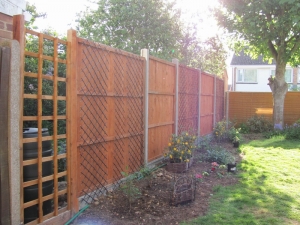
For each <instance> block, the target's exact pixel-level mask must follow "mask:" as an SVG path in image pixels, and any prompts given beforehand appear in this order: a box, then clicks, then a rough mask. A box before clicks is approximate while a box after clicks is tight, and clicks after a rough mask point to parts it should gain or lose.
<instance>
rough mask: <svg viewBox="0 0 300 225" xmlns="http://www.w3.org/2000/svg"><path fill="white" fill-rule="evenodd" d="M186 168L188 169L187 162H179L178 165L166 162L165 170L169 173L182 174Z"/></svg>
mask: <svg viewBox="0 0 300 225" xmlns="http://www.w3.org/2000/svg"><path fill="white" fill-rule="evenodd" d="M188 168H189V163H188V162H180V163H172V162H168V163H167V166H166V170H167V171H168V172H171V173H184V172H186V171H187V170H188Z"/></svg>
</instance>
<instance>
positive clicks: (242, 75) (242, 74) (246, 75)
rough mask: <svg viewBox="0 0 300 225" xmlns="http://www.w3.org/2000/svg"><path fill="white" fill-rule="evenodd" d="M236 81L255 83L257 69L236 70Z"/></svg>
mask: <svg viewBox="0 0 300 225" xmlns="http://www.w3.org/2000/svg"><path fill="white" fill-rule="evenodd" d="M236 81H237V82H241V83H257V70H253V69H241V70H237V78H236Z"/></svg>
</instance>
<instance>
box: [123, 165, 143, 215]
mask: <svg viewBox="0 0 300 225" xmlns="http://www.w3.org/2000/svg"><path fill="white" fill-rule="evenodd" d="M121 174H122V176H123V177H124V183H123V184H122V185H121V191H122V192H123V194H124V195H125V196H126V198H127V199H128V202H129V211H130V210H131V203H132V202H133V201H134V200H135V199H138V198H139V197H140V196H141V192H140V189H139V188H138V187H136V185H135V184H134V180H136V174H135V173H134V174H129V172H128V167H127V168H126V171H122V172H121Z"/></svg>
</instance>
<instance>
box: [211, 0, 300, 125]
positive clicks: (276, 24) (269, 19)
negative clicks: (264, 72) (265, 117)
mask: <svg viewBox="0 0 300 225" xmlns="http://www.w3.org/2000/svg"><path fill="white" fill-rule="evenodd" d="M219 2H220V3H221V4H220V5H221V7H220V8H219V9H218V10H217V11H216V13H215V16H216V18H217V20H218V22H219V25H221V26H223V27H224V28H226V29H227V30H228V32H229V33H231V37H232V41H233V43H232V46H231V47H232V48H234V49H235V51H236V52H241V51H242V50H243V51H244V52H245V53H246V54H248V55H250V57H251V58H258V56H259V55H262V56H263V59H264V60H268V61H271V60H272V59H274V60H275V61H276V72H275V79H272V78H270V79H269V83H268V85H269V86H270V89H271V91H272V93H273V98H274V100H275V99H276V101H274V109H275V110H274V112H273V114H274V124H280V125H281V126H283V125H284V121H283V108H284V97H285V94H286V92H287V91H288V85H287V83H286V82H285V75H284V74H285V68H286V65H287V64H290V65H291V66H293V67H296V66H298V65H299V64H300V36H299V33H300V14H299V11H300V4H299V2H298V1H296V0H294V1H293V0H256V1H251V0H230V1H229V0H220V1H219Z"/></svg>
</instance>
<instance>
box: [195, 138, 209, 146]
mask: <svg viewBox="0 0 300 225" xmlns="http://www.w3.org/2000/svg"><path fill="white" fill-rule="evenodd" d="M196 142H197V144H196V147H197V148H198V149H207V148H208V147H209V146H210V144H211V138H210V137H209V136H204V137H199V138H198V139H197V140H196Z"/></svg>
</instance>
